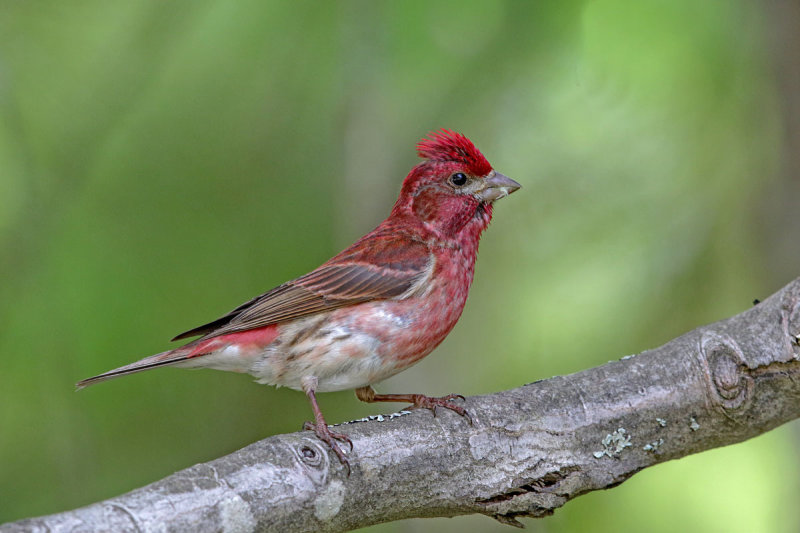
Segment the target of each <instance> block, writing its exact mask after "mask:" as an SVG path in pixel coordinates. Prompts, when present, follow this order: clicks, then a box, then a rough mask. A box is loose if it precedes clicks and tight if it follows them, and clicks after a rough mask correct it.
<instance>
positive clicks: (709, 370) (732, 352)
mask: <svg viewBox="0 0 800 533" xmlns="http://www.w3.org/2000/svg"><path fill="white" fill-rule="evenodd" d="M700 353H701V354H702V359H703V363H704V367H705V368H704V370H705V373H706V383H707V384H708V389H709V397H710V398H711V401H712V402H713V403H714V404H715V405H717V406H719V407H720V408H722V410H723V411H724V412H725V413H727V414H733V413H735V412H737V411H740V410H742V409H743V408H744V407H746V405H747V404H748V403H749V402H750V400H751V399H752V397H753V385H754V381H753V377H752V376H751V375H750V369H749V367H748V366H747V364H746V363H745V360H744V355H743V354H742V351H741V350H740V349H739V346H738V345H737V344H736V342H735V341H734V340H733V339H731V338H730V337H728V336H727V335H721V334H719V333H715V332H713V331H709V332H706V333H704V334H703V337H702V338H701V340H700Z"/></svg>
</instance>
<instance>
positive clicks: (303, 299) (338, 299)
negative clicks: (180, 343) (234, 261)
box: [173, 235, 433, 340]
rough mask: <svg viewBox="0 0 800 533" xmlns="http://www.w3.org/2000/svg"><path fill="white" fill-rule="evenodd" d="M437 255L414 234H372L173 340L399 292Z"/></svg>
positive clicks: (254, 325) (255, 325) (210, 334)
mask: <svg viewBox="0 0 800 533" xmlns="http://www.w3.org/2000/svg"><path fill="white" fill-rule="evenodd" d="M432 260H433V259H432V256H431V254H430V250H429V248H428V246H427V245H426V244H424V243H421V242H419V241H416V240H412V239H411V238H409V237H405V236H403V235H395V236H387V235H368V236H367V237H365V238H364V239H362V240H361V241H359V242H357V243H356V244H354V245H353V246H351V247H350V248H348V249H347V250H345V251H344V252H342V253H341V254H339V255H337V256H336V257H334V258H333V259H331V260H330V261H328V262H327V263H325V264H324V265H322V266H320V267H319V268H318V269H316V270H314V271H313V272H310V273H308V274H306V275H305V276H302V277H299V278H297V279H295V280H293V281H289V282H287V283H284V284H283V285H280V286H278V287H275V288H274V289H272V290H271V291H269V292H266V293H265V294H262V295H261V296H258V297H256V298H253V299H252V300H250V301H249V302H246V303H244V304H242V305H240V306H239V307H237V308H236V309H234V310H233V311H231V312H230V313H228V314H226V315H225V316H223V317H220V318H218V319H217V320H214V321H212V322H209V323H208V324H204V325H202V326H199V327H197V328H194V329H191V330H189V331H186V332H184V333H181V334H180V335H178V336H176V337H175V338H174V339H173V340H178V339H184V338H187V337H193V336H195V335H205V336H206V337H215V336H218V335H223V334H226V333H233V332H236V331H245V330H248V329H255V328H260V327H264V326H269V325H270V324H276V323H278V322H285V321H287V320H292V319H295V318H300V317H303V316H307V315H311V314H314V313H319V312H323V311H331V310H333V309H337V308H339V307H345V306H348V305H354V304H357V303H362V302H367V301H370V300H380V299H388V298H397V297H398V296H401V295H402V294H404V293H405V292H407V291H408V290H409V289H411V288H412V287H413V286H414V284H415V283H416V282H417V281H418V280H419V279H420V277H421V276H424V275H425V273H426V272H427V271H428V267H429V265H430V262H431V261H432Z"/></svg>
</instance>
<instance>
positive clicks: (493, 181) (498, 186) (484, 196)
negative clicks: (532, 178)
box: [477, 172, 521, 202]
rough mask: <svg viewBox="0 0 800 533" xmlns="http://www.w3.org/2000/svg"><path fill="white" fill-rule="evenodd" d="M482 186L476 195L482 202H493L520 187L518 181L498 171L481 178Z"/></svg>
mask: <svg viewBox="0 0 800 533" xmlns="http://www.w3.org/2000/svg"><path fill="white" fill-rule="evenodd" d="M483 184H484V187H483V189H481V190H480V191H478V193H477V196H478V197H479V198H480V199H481V200H483V201H484V202H494V201H495V200H499V199H500V198H502V197H504V196H508V195H509V194H511V193H512V192H514V191H516V190H517V189H519V188H520V187H521V185H520V184H519V183H517V182H516V181H514V180H512V179H511V178H509V177H508V176H504V175H502V174H500V173H499V172H492V174H490V175H489V176H488V177H486V178H484V179H483Z"/></svg>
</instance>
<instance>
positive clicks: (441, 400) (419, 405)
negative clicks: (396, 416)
mask: <svg viewBox="0 0 800 533" xmlns="http://www.w3.org/2000/svg"><path fill="white" fill-rule="evenodd" d="M455 399H459V400H462V401H466V398H465V397H464V396H462V395H460V394H448V395H447V396H439V397H435V396H425V395H424V394H415V395H414V399H413V403H412V404H411V406H409V409H430V410H431V411H433V416H436V408H437V407H444V408H445V409H450V410H451V411H454V412H456V413H458V414H459V415H461V416H463V417H464V418H466V419H467V421H468V422H469V425H470V426H472V425H474V424H473V422H472V417H471V416H470V414H469V413H468V412H467V410H466V409H464V408H463V407H461V406H460V405H456V404H454V403H453V402H452V400H455Z"/></svg>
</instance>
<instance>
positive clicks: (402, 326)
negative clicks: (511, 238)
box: [77, 130, 520, 470]
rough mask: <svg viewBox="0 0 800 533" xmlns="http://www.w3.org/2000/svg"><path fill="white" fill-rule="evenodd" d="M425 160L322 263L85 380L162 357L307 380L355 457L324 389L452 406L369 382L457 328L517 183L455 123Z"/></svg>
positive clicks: (423, 149) (186, 364) (290, 383)
mask: <svg viewBox="0 0 800 533" xmlns="http://www.w3.org/2000/svg"><path fill="white" fill-rule="evenodd" d="M417 153H418V154H419V156H420V157H422V158H423V159H424V160H425V161H423V162H422V163H420V164H418V165H417V166H415V167H414V168H413V169H412V170H411V172H410V173H409V174H408V176H406V179H405V180H404V181H403V186H402V188H401V190H400V197H399V198H398V199H397V203H395V205H394V207H393V208H392V212H391V213H390V214H389V217H388V218H387V219H386V220H384V221H383V222H381V223H380V224H379V225H378V227H377V228H375V229H374V230H372V231H371V232H369V233H368V234H366V235H365V236H364V237H362V238H361V239H359V240H358V241H357V242H356V243H355V244H353V245H352V246H350V247H349V248H347V249H346V250H344V251H343V252H341V253H340V254H338V255H337V256H335V257H334V258H333V259H331V260H329V261H328V262H326V263H324V264H323V265H322V266H320V267H319V268H317V269H316V270H314V271H312V272H310V273H308V274H306V275H305V276H301V277H299V278H297V279H295V280H292V281H289V282H286V283H284V284H283V285H280V286H279V287H276V288H274V289H272V290H271V291H269V292H267V293H265V294H262V295H261V296H258V297H256V298H253V299H252V300H250V301H249V302H247V303H244V304H242V305H240V306H239V307H237V308H236V309H234V310H233V311H231V312H230V313H228V314H227V315H225V316H223V317H221V318H218V319H217V320H214V321H213V322H209V323H208V324H205V325H203V326H200V327H197V328H194V329H192V330H189V331H187V332H185V333H181V334H180V335H178V336H177V337H175V338H174V339H173V340H177V339H183V338H187V337H193V336H197V335H202V336H201V337H200V338H199V339H196V340H194V341H192V342H190V343H188V344H186V345H184V346H181V347H180V348H176V349H174V350H170V351H167V352H163V353H160V354H156V355H152V356H150V357H146V358H144V359H142V360H141V361H137V362H135V363H132V364H130V365H127V366H123V367H120V368H117V369H115V370H111V371H109V372H106V373H105V374H100V375H99V376H95V377H92V378H88V379H85V380H83V381H81V382H79V383H78V384H77V386H78V388H83V387H86V386H87V385H92V384H94V383H98V382H100V381H105V380H107V379H111V378H115V377H117V376H123V375H126V374H132V373H134V372H140V371H142V370H149V369H151V368H156V367H160V366H167V365H169V366H178V367H183V368H214V369H217V370H230V371H234V372H246V373H249V374H251V375H253V376H255V377H256V378H257V380H258V382H259V383H268V384H270V385H278V386H285V387H291V388H293V389H297V390H303V391H304V392H305V393H306V395H307V396H308V398H309V400H310V401H311V408H312V410H313V411H314V419H315V423H314V424H311V423H309V422H306V425H305V426H304V427H305V428H306V429H314V431H315V432H316V434H317V436H318V437H319V438H320V439H322V440H323V441H324V442H326V443H327V444H328V445H329V446H330V448H331V449H332V450H333V452H335V453H336V455H337V456H338V457H339V460H340V461H341V462H342V463H343V464H344V465H346V466H347V467H348V470H349V464H348V462H347V459H346V457H345V455H344V452H342V450H341V449H340V447H339V445H338V443H337V442H336V441H337V440H339V441H342V442H347V443H349V444H350V447H351V448H352V442H350V439H349V438H347V436H346V435H342V434H339V433H334V432H332V431H331V430H330V429H329V428H328V425H327V424H326V422H325V419H324V418H323V416H322V412H321V411H320V409H319V406H318V405H317V398H316V393H317V392H327V391H338V390H345V389H355V390H356V396H357V397H358V399H360V400H362V401H365V402H381V401H389V402H411V403H412V404H413V406H414V407H424V408H428V409H435V408H436V407H437V406H440V407H445V408H447V409H451V410H453V411H455V412H457V413H459V414H461V415H464V416H467V413H466V411H465V410H464V409H463V408H462V407H460V406H458V405H456V404H454V403H452V401H451V400H453V399H454V398H457V397H459V396H457V395H453V394H451V395H449V396H444V397H441V398H432V397H428V396H424V395H422V394H376V393H375V391H374V390H373V389H372V387H371V384H373V383H376V382H379V381H381V380H384V379H386V378H388V377H390V376H393V375H395V374H397V373H398V372H400V371H401V370H405V369H406V368H408V367H410V366H411V365H413V364H414V363H416V362H417V361H419V360H420V359H422V358H423V357H425V356H426V355H428V354H429V353H430V352H431V351H432V350H433V349H434V348H436V346H438V345H439V343H440V342H442V341H443V340H444V338H445V337H446V336H447V334H448V333H450V330H451V329H453V326H455V324H456V322H457V321H458V319H459V317H460V316H461V311H462V310H463V309H464V303H465V302H466V300H467V293H468V292H469V287H470V285H471V284H472V276H473V273H474V270H475V257H476V255H477V253H478V241H479V240H480V236H481V233H482V232H483V230H485V229H486V227H487V226H488V225H489V221H490V220H491V219H492V204H493V203H494V202H495V201H496V200H498V199H500V198H503V197H504V196H507V195H509V194H511V193H512V192H514V191H516V190H517V189H519V187H520V185H519V183H517V182H515V181H514V180H512V179H510V178H508V177H506V176H504V175H502V174H500V173H498V172H495V171H494V170H493V169H492V166H491V165H490V164H489V162H488V161H486V158H484V157H483V154H481V153H480V152H479V151H478V149H477V148H475V146H474V145H473V144H472V142H471V141H470V140H469V139H467V138H466V137H465V136H463V135H461V134H459V133H455V132H452V131H448V130H441V131H439V132H433V133H431V134H430V135H428V137H427V138H425V139H423V140H422V141H420V143H419V144H418V145H417Z"/></svg>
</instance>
